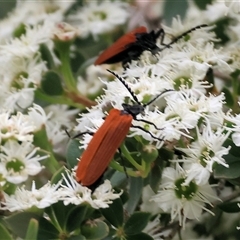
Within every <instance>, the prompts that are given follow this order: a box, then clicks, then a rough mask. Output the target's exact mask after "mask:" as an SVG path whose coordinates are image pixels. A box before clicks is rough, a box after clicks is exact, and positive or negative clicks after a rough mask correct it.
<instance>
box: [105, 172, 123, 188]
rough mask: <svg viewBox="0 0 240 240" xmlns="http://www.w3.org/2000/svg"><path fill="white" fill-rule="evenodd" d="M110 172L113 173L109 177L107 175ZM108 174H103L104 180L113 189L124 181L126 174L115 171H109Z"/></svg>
mask: <svg viewBox="0 0 240 240" xmlns="http://www.w3.org/2000/svg"><path fill="white" fill-rule="evenodd" d="M111 170H112V171H111ZM110 171H111V173H113V174H112V175H111V176H109V174H108V172H110ZM108 172H107V173H105V174H104V178H105V179H109V180H110V182H111V184H112V186H113V187H118V186H120V185H121V184H122V183H123V182H125V181H126V178H127V177H126V173H122V172H118V171H115V169H109V170H108Z"/></svg>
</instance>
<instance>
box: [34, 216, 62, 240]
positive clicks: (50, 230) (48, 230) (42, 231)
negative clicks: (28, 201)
mask: <svg viewBox="0 0 240 240" xmlns="http://www.w3.org/2000/svg"><path fill="white" fill-rule="evenodd" d="M58 236H59V231H57V229H56V228H55V227H54V226H53V225H52V223H50V222H49V221H48V220H47V219H45V218H41V219H40V221H39V231H38V236H37V239H38V240H43V239H59V237H58Z"/></svg>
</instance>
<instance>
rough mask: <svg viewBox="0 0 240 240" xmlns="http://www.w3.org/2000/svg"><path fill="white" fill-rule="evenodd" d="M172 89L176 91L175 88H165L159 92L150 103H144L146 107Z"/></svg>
mask: <svg viewBox="0 0 240 240" xmlns="http://www.w3.org/2000/svg"><path fill="white" fill-rule="evenodd" d="M171 91H175V90H173V89H166V90H164V91H163V92H161V93H159V94H158V95H157V96H156V97H154V98H153V99H152V100H150V101H149V102H148V103H145V104H143V107H146V106H148V105H150V104H151V103H153V102H154V101H156V100H157V99H158V98H159V97H161V96H162V95H163V94H164V93H166V92H171Z"/></svg>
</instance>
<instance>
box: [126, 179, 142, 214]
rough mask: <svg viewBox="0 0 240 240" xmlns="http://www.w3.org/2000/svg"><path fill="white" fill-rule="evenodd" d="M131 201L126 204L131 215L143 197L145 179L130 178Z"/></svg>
mask: <svg viewBox="0 0 240 240" xmlns="http://www.w3.org/2000/svg"><path fill="white" fill-rule="evenodd" d="M129 184H130V189H129V200H128V202H127V204H126V210H127V211H128V212H129V213H130V214H131V213H133V212H134V210H135V208H136V206H137V205H138V202H139V200H140V198H141V196H142V189H143V179H142V178H140V177H139V178H134V177H130V179H129Z"/></svg>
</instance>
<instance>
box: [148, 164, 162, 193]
mask: <svg viewBox="0 0 240 240" xmlns="http://www.w3.org/2000/svg"><path fill="white" fill-rule="evenodd" d="M156 163H157V164H155V165H154V166H153V167H152V169H151V172H150V176H149V178H150V180H149V184H150V187H151V188H152V190H153V191H154V192H155V193H156V192H157V191H158V188H159V184H160V182H161V179H162V171H163V168H164V164H165V163H164V161H163V160H161V161H158V162H156Z"/></svg>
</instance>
